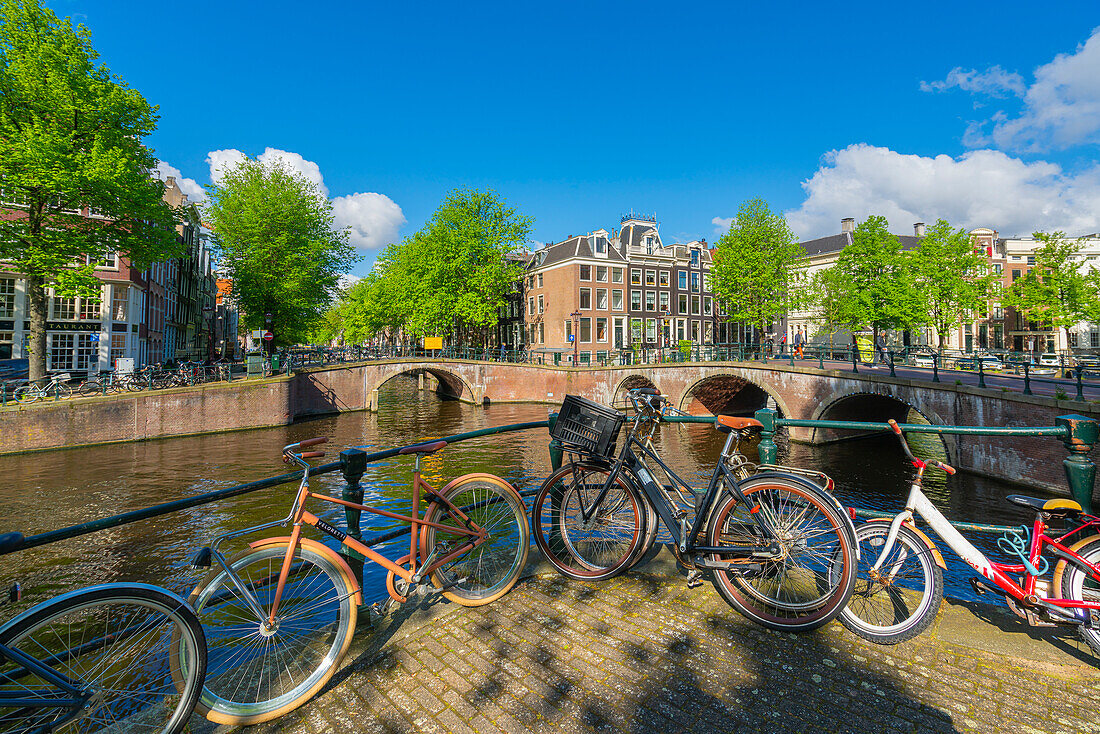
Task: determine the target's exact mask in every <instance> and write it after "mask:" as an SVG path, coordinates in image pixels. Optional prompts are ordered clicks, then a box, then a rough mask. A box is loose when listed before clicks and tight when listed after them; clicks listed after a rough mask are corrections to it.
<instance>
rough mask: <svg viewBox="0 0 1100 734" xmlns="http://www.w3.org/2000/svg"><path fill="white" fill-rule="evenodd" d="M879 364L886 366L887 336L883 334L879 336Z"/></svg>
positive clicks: (880, 333)
mask: <svg viewBox="0 0 1100 734" xmlns="http://www.w3.org/2000/svg"><path fill="white" fill-rule="evenodd" d="M878 363H879V364H886V334H884V333H882V332H879V335H878Z"/></svg>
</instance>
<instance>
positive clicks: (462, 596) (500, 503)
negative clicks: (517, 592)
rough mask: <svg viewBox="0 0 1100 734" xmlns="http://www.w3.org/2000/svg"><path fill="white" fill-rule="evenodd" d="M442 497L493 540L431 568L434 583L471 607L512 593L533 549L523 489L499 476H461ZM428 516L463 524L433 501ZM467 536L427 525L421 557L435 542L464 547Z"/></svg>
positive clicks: (423, 536)
mask: <svg viewBox="0 0 1100 734" xmlns="http://www.w3.org/2000/svg"><path fill="white" fill-rule="evenodd" d="M441 496H442V497H443V498H445V499H446V500H447V501H448V502H450V503H451V504H453V505H454V506H455V507H457V508H458V509H459V510H461V511H462V512H463V513H464V514H465V515H466V516H467V517H469V518H470V519H471V520H473V522H474V523H476V524H477V525H478V527H480V528H482V529H484V530H487V531H488V532H489V537H490V539H489V540H488V541H486V542H484V543H482V544H481V545H479V546H477V547H476V548H472V549H470V550H469V551H467V552H466V553H463V554H462V555H460V556H459V557H457V558H455V559H454V560H452V561H450V562H448V563H446V564H444V565H443V566H440V567H439V568H438V569H436V570H435V571H433V572H432V574H431V580H432V584H434V585H435V587H436V588H437V589H441V590H442V591H443V596H445V597H446V598H448V599H450V600H451V601H453V602H455V603H457V604H461V605H463V606H467V607H477V606H481V605H483V604H488V603H489V602H492V601H495V600H497V599H499V598H500V597H502V596H504V595H505V594H507V593H508V591H509V590H511V588H512V587H513V586H515V585H516V581H517V580H518V579H519V575H520V573H521V572H522V571H523V567H524V566H525V565H526V564H527V554H528V552H529V551H530V548H531V529H530V526H529V525H528V523H527V507H526V506H525V505H524V504H523V500H522V499H521V498H520V496H519V493H518V492H516V490H515V489H514V488H513V487H512V486H511V485H510V484H508V483H507V482H505V481H504V480H503V479H500V478H499V477H494V478H492V479H489V478H471V479H468V480H465V481H463V480H458V481H456V482H454V483H453V484H452V485H450V486H449V487H445V488H444V489H443V490H442V492H441ZM424 519H425V520H426V521H429V522H436V523H440V524H444V525H446V524H449V523H456V524H458V525H462V526H464V522H463V520H461V519H460V518H458V517H456V516H455V515H454V514H453V513H452V512H451V509H450V508H449V507H447V505H445V504H443V503H441V502H433V503H432V504H431V505H430V506H429V507H428V510H427V512H425V513H424ZM467 538H469V536H468V535H465V534H461V533H448V532H447V531H445V530H441V529H439V528H434V527H431V526H430V525H427V526H424V530H423V532H422V533H421V549H420V557H421V560H423V559H426V558H428V556H429V554H430V553H431V552H432V550H434V549H435V548H436V547H437V546H440V544H441V546H442V547H444V548H445V547H448V546H449V547H458V546H461V545H462V544H463V543H464V542H465V541H466V539H467Z"/></svg>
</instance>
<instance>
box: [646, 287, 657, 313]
mask: <svg viewBox="0 0 1100 734" xmlns="http://www.w3.org/2000/svg"><path fill="white" fill-rule="evenodd" d="M645 310H646V311H656V310H657V294H656V293H654V292H653V291H646V292H645Z"/></svg>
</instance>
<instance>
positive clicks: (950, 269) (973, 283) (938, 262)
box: [913, 219, 997, 349]
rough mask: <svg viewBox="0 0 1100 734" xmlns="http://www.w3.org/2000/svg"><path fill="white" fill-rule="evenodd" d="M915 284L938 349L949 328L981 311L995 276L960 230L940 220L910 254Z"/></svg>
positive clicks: (995, 285)
mask: <svg viewBox="0 0 1100 734" xmlns="http://www.w3.org/2000/svg"><path fill="white" fill-rule="evenodd" d="M913 266H914V270H915V275H916V287H917V291H918V294H919V296H920V299H921V304H922V310H923V312H924V319H923V321H925V322H926V323H928V324H930V325H932V326H933V327H934V328H935V329H936V333H937V334H938V336H939V348H940V349H943V343H944V339H945V338H946V336H947V333H948V331H949V330H950V329H951V327H953V326H955V325H956V324H958V323H959V322H960V321H961V320H962V319H963V318H964V317H965V316H967V315H968V314H969V313H970V312H975V311H976V312H981V311H984V310H985V309H986V307H987V306H988V305H989V300H990V298H991V297H993V296H994V295H995V293H996V288H997V275H996V274H995V273H992V272H990V271H989V267H988V263H987V262H986V259H985V257H984V256H983V255H982V253H981V251H980V250H978V249H976V248H975V247H974V243H973V242H972V241H971V240H970V236H969V235H968V234H967V233H966V232H964V231H963V230H962V229H957V230H952V229H951V225H950V224H948V223H947V222H945V221H944V220H942V219H940V220H938V221H937V222H936V223H935V224H933V225H932V226H931V227H929V228H928V232H927V234H926V235H925V238H924V239H923V240H922V241H921V243H920V247H918V248H917V250H916V251H915V252H914V253H913Z"/></svg>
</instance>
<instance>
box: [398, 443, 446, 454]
mask: <svg viewBox="0 0 1100 734" xmlns="http://www.w3.org/2000/svg"><path fill="white" fill-rule="evenodd" d="M446 445H447V442H446V441H432V442H431V443H418V444H417V445H415V446H406V447H405V448H403V449H401V450H400V451H398V452H397V453H399V454H434V453H435V452H436V451H439V450H440V449H441V448H443V447H444V446H446Z"/></svg>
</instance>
